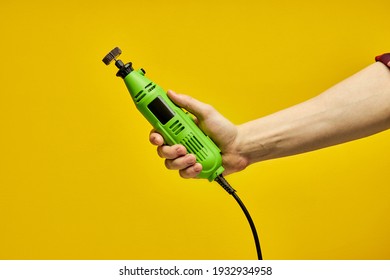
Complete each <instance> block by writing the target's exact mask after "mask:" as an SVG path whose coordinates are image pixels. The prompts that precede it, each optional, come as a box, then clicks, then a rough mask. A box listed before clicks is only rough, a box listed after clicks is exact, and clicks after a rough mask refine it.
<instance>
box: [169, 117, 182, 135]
mask: <svg viewBox="0 0 390 280" xmlns="http://www.w3.org/2000/svg"><path fill="white" fill-rule="evenodd" d="M169 128H170V129H171V130H172V132H173V133H174V134H175V135H178V134H179V133H180V132H182V131H183V130H184V128H185V127H184V125H183V124H182V123H181V122H179V120H176V121H175V122H174V123H173V124H171V125H170V126H169Z"/></svg>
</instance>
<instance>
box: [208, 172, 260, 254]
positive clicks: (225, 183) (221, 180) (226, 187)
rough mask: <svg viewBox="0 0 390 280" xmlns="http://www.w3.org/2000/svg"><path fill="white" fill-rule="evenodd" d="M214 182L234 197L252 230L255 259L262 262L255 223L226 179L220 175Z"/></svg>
mask: <svg viewBox="0 0 390 280" xmlns="http://www.w3.org/2000/svg"><path fill="white" fill-rule="evenodd" d="M215 181H216V182H217V183H218V184H220V185H221V187H222V188H224V190H225V191H227V192H228V193H229V194H230V195H232V196H233V197H234V199H235V200H236V201H237V203H238V204H239V205H240V207H241V209H242V211H243V212H244V214H245V217H246V218H247V220H248V222H249V225H250V227H251V230H252V234H253V238H254V240H255V246H256V252H257V259H258V260H262V259H263V256H262V253H261V247H260V240H259V237H258V235H257V230H256V226H255V223H254V222H253V220H252V217H251V215H250V214H249V211H248V210H247V209H246V207H245V205H244V203H243V202H242V201H241V199H240V198H239V197H238V195H237V193H236V190H235V189H233V188H232V186H230V184H229V183H228V181H226V179H225V178H224V177H223V176H222V174H221V175H219V176H217V178H215Z"/></svg>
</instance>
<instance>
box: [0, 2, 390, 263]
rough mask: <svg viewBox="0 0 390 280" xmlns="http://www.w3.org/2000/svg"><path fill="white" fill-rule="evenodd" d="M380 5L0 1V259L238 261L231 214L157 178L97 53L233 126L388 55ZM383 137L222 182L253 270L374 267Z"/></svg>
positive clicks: (205, 195)
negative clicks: (355, 262) (261, 264)
mask: <svg viewBox="0 0 390 280" xmlns="http://www.w3.org/2000/svg"><path fill="white" fill-rule="evenodd" d="M389 10H390V3H389V1H388V0H371V1H356V0H353V1H352V0H347V1H340V0H337V1H336V0H327V1H246V0H243V1H210V0H207V1H205V0H202V1H152V0H150V1H120V0H118V1H111V2H110V1H97V0H94V1H80V0H77V1H74V0H73V1H59V2H56V1H25V0H24V1H3V2H2V4H0V26H1V27H0V28H1V45H0V48H1V49H0V50H1V73H0V82H1V83H0V97H1V99H0V128H1V130H0V131H1V132H0V133H1V139H0V151H1V155H0V258H1V259H254V258H255V257H256V254H255V248H254V244H253V239H252V235H251V232H250V229H249V225H248V224H247V221H246V220H245V217H244V215H243V213H242V212H241V210H240V209H239V207H238V205H237V204H236V202H235V201H234V200H233V199H232V198H231V197H229V196H228V195H227V194H226V193H225V192H224V191H223V190H222V189H221V188H220V187H219V186H218V185H217V184H216V183H209V182H207V181H201V180H184V179H181V178H180V177H179V176H178V174H177V173H176V172H173V171H168V170H166V169H165V167H164V164H163V160H162V159H160V158H159V157H158V156H157V155H156V152H155V148H154V147H153V146H151V145H150V144H149V142H148V134H149V131H150V126H149V124H148V123H147V122H146V121H145V120H144V119H143V118H142V116H141V115H140V114H139V113H138V111H136V109H135V107H134V105H133V103H132V101H131V99H130V97H129V95H128V93H127V90H126V88H125V87H124V85H123V83H122V81H121V80H120V79H119V78H116V77H115V72H116V69H115V67H114V66H112V65H110V67H106V66H105V65H104V64H103V63H102V62H101V59H102V58H103V56H104V55H105V54H106V53H107V52H108V51H110V50H111V49H112V48H113V47H115V46H119V47H120V48H122V50H123V54H122V56H121V58H122V59H123V60H124V61H132V62H133V63H134V66H135V67H136V68H141V67H142V68H144V69H146V71H147V75H148V76H149V77H150V78H151V79H153V80H154V81H156V82H157V83H159V84H160V85H161V86H162V87H164V88H165V89H169V88H170V89H174V90H176V91H178V92H182V93H186V94H189V95H192V96H193V97H196V98H197V99H200V100H202V101H204V102H207V103H211V104H212V105H214V107H216V108H217V109H218V110H219V111H220V112H221V113H223V114H224V115H225V116H227V117H228V118H229V119H231V120H232V121H233V122H234V123H237V124H239V123H242V122H245V121H248V120H251V119H254V118H258V117H261V116H264V115H267V114H270V113H273V112H275V111H278V110H281V109H283V108H286V107H289V106H291V105H294V104H296V103H299V102H301V101H304V100H306V99H308V98H310V97H313V96H315V95H317V94H319V93H321V92H322V91H323V90H325V89H327V88H328V87H330V86H332V85H333V84H335V83H337V82H339V81H341V80H342V79H344V78H346V77H348V76H349V75H352V74H353V73H355V72H357V71H359V70H360V69H362V68H364V67H365V66H367V65H369V64H371V63H372V62H373V59H374V56H375V55H377V54H381V53H384V52H386V51H387V52H388V51H390V49H389V46H390V44H389V43H390V37H389V30H390V24H389ZM389 139H390V132H389V131H387V132H383V133H380V134H377V135H375V136H372V137H369V138H366V139H362V140H359V141H354V142H351V143H348V144H343V145H339V146H336V147H331V148H327V149H323V150H320V151H315V152H311V153H307V154H303V155H298V156H293V157H288V158H283V159H277V160H272V161H266V162H263V163H258V164H256V165H253V166H251V167H249V168H248V169H247V170H245V171H243V172H241V173H237V174H233V175H231V176H229V177H228V179H229V181H230V182H231V184H232V185H233V186H234V187H235V188H236V189H237V190H238V194H239V195H240V197H241V199H242V200H243V201H244V203H245V204H246V206H247V208H248V209H249V211H250V212H251V214H252V217H253V219H254V221H255V223H256V225H257V229H258V231H259V235H260V240H261V244H262V249H263V254H264V258H266V259H389V258H390V237H389V236H390V222H389V214H390V206H389V205H390V203H389V201H390V177H389V166H390V152H389Z"/></svg>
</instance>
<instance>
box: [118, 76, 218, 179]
mask: <svg viewBox="0 0 390 280" xmlns="http://www.w3.org/2000/svg"><path fill="white" fill-rule="evenodd" d="M124 82H125V84H126V87H127V89H128V90H129V92H130V95H131V97H132V99H133V101H134V104H135V106H136V107H137V109H138V110H139V111H140V112H141V113H142V115H144V117H145V118H146V119H147V120H148V121H149V123H150V124H151V125H152V126H153V127H154V128H155V130H156V131H157V132H159V133H160V134H161V135H162V136H163V137H164V139H165V142H166V144H168V145H174V144H182V145H184V146H185V147H186V149H187V152H188V153H191V154H194V155H195V156H196V160H197V162H199V163H200V164H201V165H202V167H203V169H202V172H201V173H200V174H199V175H198V177H199V178H204V179H208V180H209V181H210V182H211V181H213V180H214V179H215V178H216V177H217V176H218V175H220V174H222V172H223V170H224V168H223V167H222V156H221V151H220V149H219V148H218V146H217V145H216V144H215V143H214V142H213V141H212V140H211V139H210V138H209V137H208V136H207V135H206V134H205V133H203V131H202V130H201V129H200V128H199V127H198V126H197V125H196V124H195V122H194V120H193V119H192V117H191V116H190V115H189V114H188V113H186V112H184V111H183V110H182V109H181V108H180V107H178V106H177V105H176V104H174V103H173V102H172V101H171V100H170V99H169V97H168V96H167V94H166V92H165V91H164V90H163V89H162V88H161V87H160V86H158V85H157V84H155V83H154V82H152V81H151V80H149V79H148V78H147V77H145V72H144V71H143V70H142V69H140V70H136V71H131V72H130V73H129V74H128V75H127V76H126V77H125V78H124Z"/></svg>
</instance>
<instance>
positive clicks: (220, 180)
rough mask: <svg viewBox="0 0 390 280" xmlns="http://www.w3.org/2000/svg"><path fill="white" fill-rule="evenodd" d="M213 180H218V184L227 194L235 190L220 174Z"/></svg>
mask: <svg viewBox="0 0 390 280" xmlns="http://www.w3.org/2000/svg"><path fill="white" fill-rule="evenodd" d="M215 181H216V182H218V184H220V185H221V187H222V188H223V189H224V190H225V191H227V192H228V193H229V194H232V193H234V192H236V190H235V189H233V188H232V186H230V184H229V183H228V181H226V179H225V178H224V177H223V176H222V175H219V176H217V177H216V178H215Z"/></svg>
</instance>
